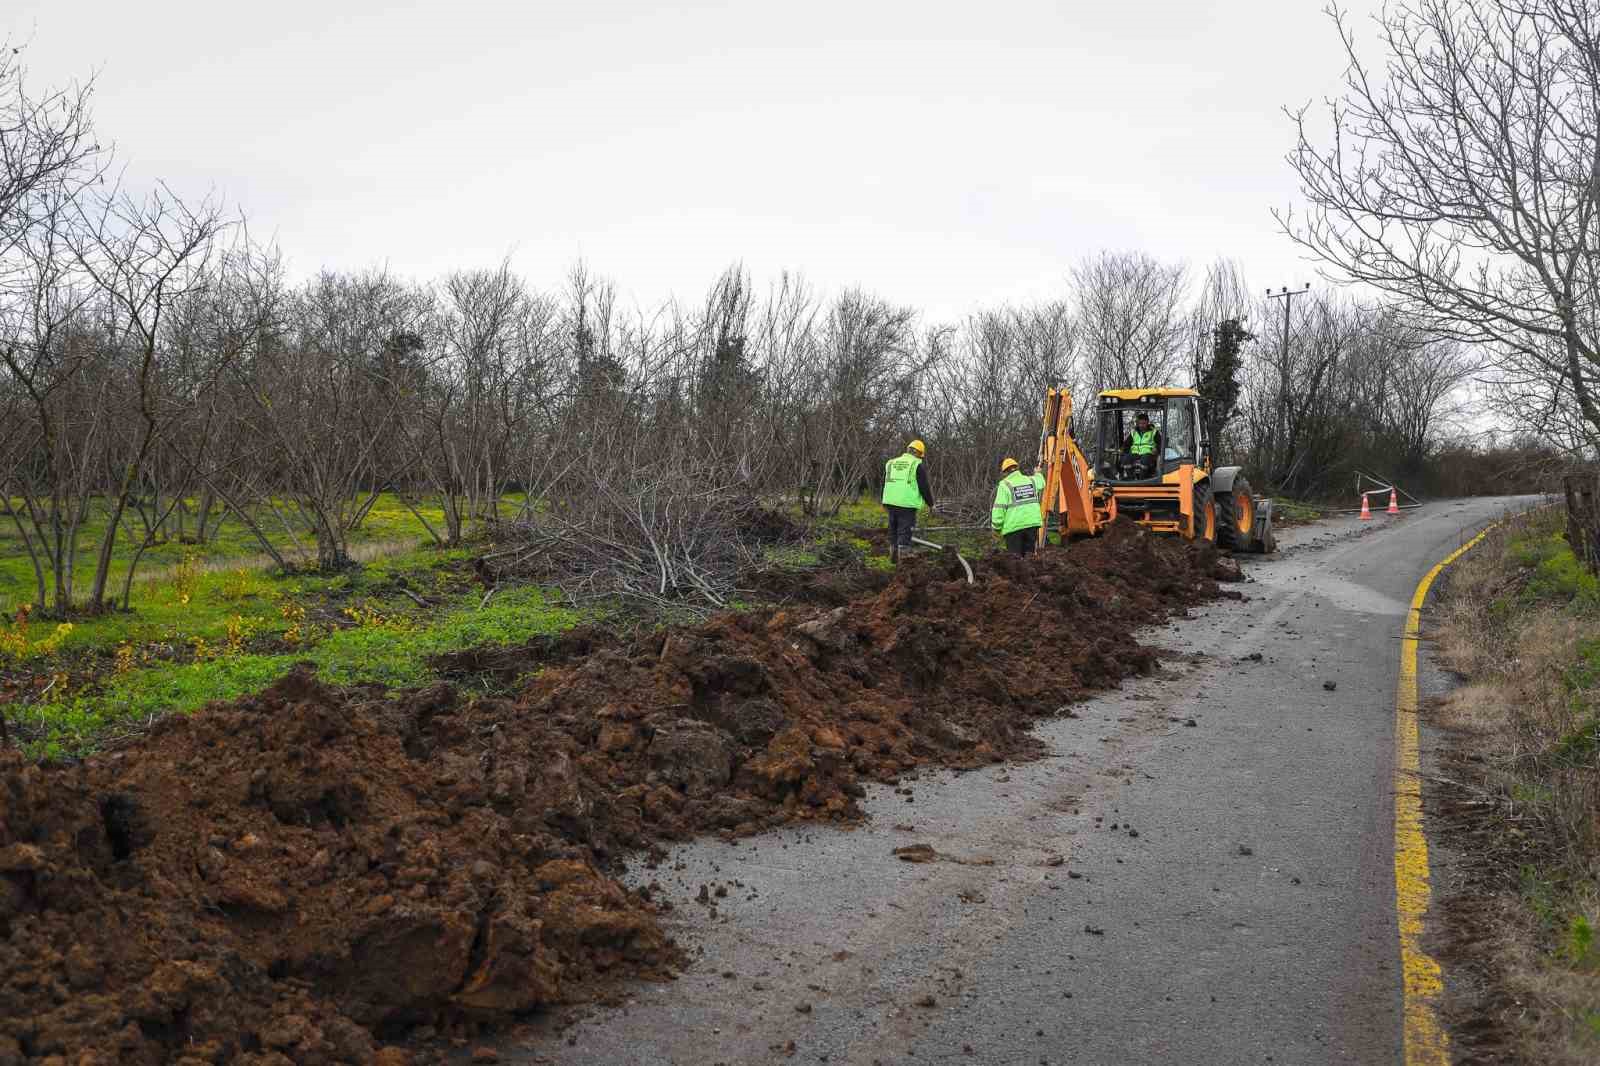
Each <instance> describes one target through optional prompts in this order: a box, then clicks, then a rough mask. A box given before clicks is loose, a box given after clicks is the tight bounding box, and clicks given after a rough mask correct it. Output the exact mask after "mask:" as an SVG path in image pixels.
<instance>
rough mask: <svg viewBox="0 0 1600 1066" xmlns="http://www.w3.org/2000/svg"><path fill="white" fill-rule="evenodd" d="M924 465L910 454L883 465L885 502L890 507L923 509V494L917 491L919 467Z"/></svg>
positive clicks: (907, 453)
mask: <svg viewBox="0 0 1600 1066" xmlns="http://www.w3.org/2000/svg"><path fill="white" fill-rule="evenodd" d="M921 465H922V460H921V459H918V458H917V457H916V456H915V455H912V454H911V453H910V452H906V453H905V454H904V455H902V456H900V457H899V458H898V459H890V460H889V461H888V462H887V463H885V464H883V502H884V503H885V504H886V505H888V506H890V507H915V508H917V509H919V510H920V509H921V508H922V493H921V492H919V491H917V467H919V466H921Z"/></svg>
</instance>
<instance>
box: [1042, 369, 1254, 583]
mask: <svg viewBox="0 0 1600 1066" xmlns="http://www.w3.org/2000/svg"><path fill="white" fill-rule="evenodd" d="M1205 424H1206V423H1205V420H1204V419H1203V418H1202V417H1201V409H1200V394H1199V393H1197V392H1195V390H1193V389H1107V390H1106V391H1104V392H1102V393H1100V395H1099V396H1098V397H1096V401H1095V427H1094V429H1095V438H1094V440H1093V441H1092V442H1090V451H1091V454H1092V455H1093V456H1094V461H1093V463H1092V464H1091V463H1090V461H1089V458H1088V457H1087V456H1085V454H1084V451H1083V449H1082V448H1080V447H1079V446H1078V442H1077V440H1076V439H1075V438H1074V436H1073V432H1072V394H1071V393H1070V392H1068V391H1067V390H1066V389H1055V388H1052V389H1049V390H1048V391H1047V392H1046V394H1045V402H1044V427H1043V432H1042V433H1041V435H1040V447H1039V464H1040V465H1039V470H1040V472H1041V473H1042V474H1044V477H1045V487H1044V492H1043V494H1042V496H1041V500H1040V508H1041V509H1042V510H1043V512H1044V525H1043V526H1041V527H1040V529H1039V537H1040V541H1041V542H1043V539H1044V537H1045V535H1046V532H1047V531H1048V530H1049V528H1050V516H1051V515H1052V514H1053V515H1055V516H1057V517H1056V528H1058V529H1059V530H1060V531H1061V535H1062V538H1063V539H1065V538H1066V537H1068V536H1093V535H1095V534H1097V533H1100V532H1101V531H1103V530H1104V529H1105V527H1106V526H1107V525H1109V524H1110V523H1111V522H1113V521H1115V520H1116V518H1117V517H1118V516H1119V515H1120V516H1122V517H1125V518H1131V519H1133V520H1134V521H1135V522H1137V523H1139V524H1140V525H1141V526H1144V527H1145V528H1146V529H1149V530H1152V531H1155V532H1158V533H1176V534H1178V535H1179V536H1182V537H1186V538H1188V539H1190V540H1194V539H1196V538H1198V539H1201V540H1207V541H1211V542H1213V543H1216V544H1220V545H1221V546H1222V547H1225V548H1232V549H1234V550H1235V551H1254V552H1270V551H1274V550H1276V548H1277V545H1276V543H1275V541H1274V540H1273V536H1272V501H1271V500H1267V499H1258V498H1257V497H1255V496H1254V495H1253V494H1252V493H1251V491H1250V482H1249V481H1248V480H1247V479H1246V478H1245V476H1244V473H1243V471H1242V469H1241V468H1240V467H1237V466H1223V467H1217V468H1215V469H1213V468H1212V465H1211V463H1212V456H1211V449H1212V443H1213V442H1211V441H1209V440H1206V439H1205V429H1204V427H1205Z"/></svg>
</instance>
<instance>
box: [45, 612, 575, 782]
mask: <svg viewBox="0 0 1600 1066" xmlns="http://www.w3.org/2000/svg"><path fill="white" fill-rule="evenodd" d="M478 603H479V597H478V596H477V594H475V593H472V592H468V593H466V594H461V595H457V596H455V597H454V601H453V603H452V604H451V605H450V607H449V608H448V609H446V610H443V611H441V612H440V613H439V615H438V616H437V617H435V618H432V619H429V620H426V621H418V620H416V619H413V618H411V617H410V616H407V615H404V614H398V613H396V614H390V615H387V616H384V615H381V614H379V615H377V616H376V617H377V619H379V620H375V621H366V622H362V623H359V624H355V625H352V626H350V627H349V628H345V629H338V630H334V631H332V632H329V633H328V634H327V635H326V636H324V637H322V639H320V640H318V641H317V642H315V643H314V644H310V645H309V646H307V647H305V648H303V649H295V650H292V651H284V652H276V653H268V654H261V653H250V652H245V653H242V654H223V655H222V656H221V657H218V658H213V659H205V660H197V661H192V662H184V663H168V662H162V663H157V664H155V665H151V666H139V667H135V668H133V669H130V670H128V671H127V672H126V673H121V674H116V675H114V676H112V677H110V678H108V679H106V680H105V681H104V682H103V683H101V684H99V685H97V686H94V687H92V688H91V689H90V690H89V691H87V692H83V693H79V694H77V695H72V696H68V697H67V698H64V699H59V700H54V701H51V702H46V703H43V704H40V705H37V706H34V707H32V708H29V709H28V710H27V711H26V712H25V714H24V715H23V716H22V718H21V719H20V723H21V724H22V725H23V726H24V727H27V726H30V725H32V726H34V727H35V728H34V729H33V730H31V732H33V733H35V734H37V735H36V736H34V738H33V739H32V740H30V743H29V747H30V748H31V749H32V753H33V754H36V755H50V756H59V755H63V754H73V753H78V752H82V751H85V750H87V749H90V748H92V747H93V746H94V744H95V742H96V741H97V739H98V738H100V737H102V736H104V735H105V734H106V733H108V732H114V731H115V730H116V727H117V726H119V725H125V724H128V723H141V722H145V721H147V720H149V719H150V718H151V717H153V716H158V715H162V714H169V713H175V712H176V713H183V712H189V711H193V710H196V709H198V708H200V707H203V706H204V705H205V704H206V703H208V702H210V701H212V700H227V699H233V698H235V697H238V696H242V695H246V694H248V693H250V692H254V691H257V690H258V689H260V688H261V687H263V686H264V685H266V684H268V683H270V682H271V681H272V680H273V679H275V678H277V677H278V676H280V675H281V674H283V673H284V672H285V671H286V670H288V669H289V668H290V667H291V666H292V665H293V664H294V663H296V662H300V661H307V660H308V661H310V662H312V663H315V664H316V666H317V672H318V675H319V676H320V677H322V678H324V679H326V680H328V681H331V682H335V683H339V684H358V683H377V684H381V685H385V686H389V687H395V688H398V687H406V686H413V685H419V684H422V683H424V682H426V681H427V680H429V679H430V678H431V677H432V676H433V673H432V669H431V666H430V660H431V659H432V657H434V656H436V655H441V654H444V653H446V652H453V651H462V650H465V649H467V648H472V647H479V646H483V645H496V644H498V645H509V644H518V643H521V642H523V641H526V640H529V639H530V638H532V637H535V636H540V635H546V634H551V633H556V632H559V631H561V630H563V629H566V628H570V627H571V626H573V625H575V624H577V623H578V621H579V620H580V616H579V615H578V614H577V612H574V611H571V610H568V609H566V608H563V607H559V606H556V605H555V604H554V603H553V602H552V597H551V594H550V593H548V592H546V591H544V590H542V589H538V588H532V587H525V588H520V589H511V590H508V591H506V592H503V593H501V594H500V595H499V596H497V597H496V598H495V599H494V600H492V601H491V602H490V603H489V605H488V606H487V607H485V608H483V609H479V608H478ZM363 606H366V607H368V608H370V607H371V603H370V602H367V601H363ZM367 617H368V618H369V619H370V618H373V617H374V616H373V615H368V616H367Z"/></svg>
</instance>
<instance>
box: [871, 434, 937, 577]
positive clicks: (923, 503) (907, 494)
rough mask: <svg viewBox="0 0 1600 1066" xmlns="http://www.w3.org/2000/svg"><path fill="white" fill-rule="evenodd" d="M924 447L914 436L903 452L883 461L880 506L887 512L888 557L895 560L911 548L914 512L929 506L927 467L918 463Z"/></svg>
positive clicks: (914, 524)
mask: <svg viewBox="0 0 1600 1066" xmlns="http://www.w3.org/2000/svg"><path fill="white" fill-rule="evenodd" d="M927 450H928V449H927V446H926V445H924V444H923V443H922V442H921V441H920V440H914V441H912V442H911V443H910V444H907V445H906V451H905V454H904V455H901V456H899V457H897V458H894V459H890V460H889V461H888V462H887V463H885V464H884V465H883V509H884V510H885V511H888V512H889V558H890V559H892V560H894V561H895V562H897V563H898V562H899V561H900V556H901V555H902V554H904V553H906V552H909V551H910V550H911V534H912V531H914V530H915V529H916V528H917V512H918V511H920V510H922V508H923V507H928V508H930V509H931V508H932V507H933V490H931V489H929V488H928V470H927V467H925V466H923V465H922V457H923V456H924V455H925V454H927Z"/></svg>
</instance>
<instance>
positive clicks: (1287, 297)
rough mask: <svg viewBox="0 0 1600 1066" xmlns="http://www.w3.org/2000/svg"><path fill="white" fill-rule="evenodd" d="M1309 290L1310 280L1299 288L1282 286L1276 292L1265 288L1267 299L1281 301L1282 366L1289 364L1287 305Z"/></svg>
mask: <svg viewBox="0 0 1600 1066" xmlns="http://www.w3.org/2000/svg"><path fill="white" fill-rule="evenodd" d="M1310 291H1311V283H1310V282H1306V284H1305V287H1304V288H1299V289H1288V288H1284V289H1279V290H1278V291H1277V292H1273V291H1272V290H1271V289H1268V290H1267V299H1269V300H1280V299H1281V300H1282V301H1283V365H1284V366H1288V365H1289V306H1290V305H1291V304H1293V303H1294V298H1295V297H1296V296H1304V295H1305V294H1306V293H1308V292H1310Z"/></svg>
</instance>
